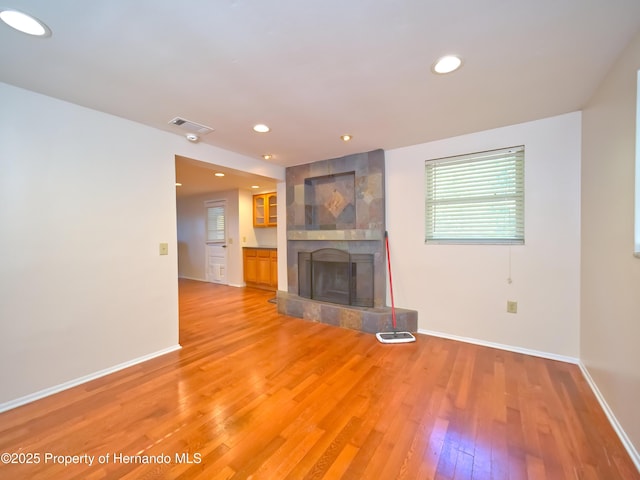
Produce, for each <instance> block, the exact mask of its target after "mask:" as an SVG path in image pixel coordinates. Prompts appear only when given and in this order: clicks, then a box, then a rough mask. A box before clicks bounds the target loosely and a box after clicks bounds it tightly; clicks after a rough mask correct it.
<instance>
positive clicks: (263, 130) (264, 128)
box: [253, 123, 271, 133]
mask: <svg viewBox="0 0 640 480" xmlns="http://www.w3.org/2000/svg"><path fill="white" fill-rule="evenodd" d="M269 130H271V129H270V128H269V127H267V126H266V125H265V124H264V123H259V124H257V125H254V126H253V131H254V132H258V133H267V132H268V131H269Z"/></svg>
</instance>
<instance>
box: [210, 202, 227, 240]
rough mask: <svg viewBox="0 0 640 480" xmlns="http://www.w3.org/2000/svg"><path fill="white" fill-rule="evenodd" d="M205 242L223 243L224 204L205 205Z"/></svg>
mask: <svg viewBox="0 0 640 480" xmlns="http://www.w3.org/2000/svg"><path fill="white" fill-rule="evenodd" d="M207 205H209V206H208V207H207V242H224V240H225V237H226V235H225V225H224V211H225V205H224V203H222V202H220V203H207Z"/></svg>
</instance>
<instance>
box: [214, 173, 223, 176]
mask: <svg viewBox="0 0 640 480" xmlns="http://www.w3.org/2000/svg"><path fill="white" fill-rule="evenodd" d="M214 175H215V176H216V177H224V173H222V172H216V173H214Z"/></svg>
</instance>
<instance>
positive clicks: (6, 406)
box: [0, 345, 182, 413]
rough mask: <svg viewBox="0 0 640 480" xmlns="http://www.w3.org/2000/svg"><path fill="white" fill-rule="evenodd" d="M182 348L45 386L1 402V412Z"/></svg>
mask: <svg viewBox="0 0 640 480" xmlns="http://www.w3.org/2000/svg"><path fill="white" fill-rule="evenodd" d="M181 348H182V347H181V346H180V345H174V346H173V347H168V348H165V349H163V350H158V351H157V352H153V353H150V354H148V355H143V356H142V357H138V358H134V359H133V360H129V361H128V362H124V363H120V364H118V365H115V366H113V367H110V368H105V369H104V370H99V371H97V372H94V373H90V374H89V375H85V376H83V377H80V378H75V379H73V380H69V381H68V382H64V383H61V384H59V385H54V386H53V387H49V388H45V389H44V390H40V391H38V392H34V393H30V394H29V395H25V396H24V397H20V398H16V399H15V400H10V401H8V402H5V403H0V413H2V412H6V411H7V410H11V409H13V408H17V407H21V406H22V405H26V404H27V403H31V402H35V401H36V400H40V399H42V398H45V397H48V396H49V395H53V394H55V393H58V392H61V391H63V390H67V389H69V388H73V387H77V386H78V385H81V384H83V383H87V382H90V381H91V380H95V379H97V378H100V377H104V376H105V375H109V374H110V373H114V372H117V371H118V370H123V369H125V368H128V367H132V366H133V365H137V364H138V363H142V362H146V361H147V360H151V359H152V358H156V357H160V356H162V355H165V354H167V353H170V352H175V351H176V350H180V349H181Z"/></svg>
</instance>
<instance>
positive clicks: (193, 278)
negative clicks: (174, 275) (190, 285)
mask: <svg viewBox="0 0 640 480" xmlns="http://www.w3.org/2000/svg"><path fill="white" fill-rule="evenodd" d="M178 278H184V279H185V280H195V281H196V282H206V280H205V279H204V278H196V277H185V276H184V275H178Z"/></svg>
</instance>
